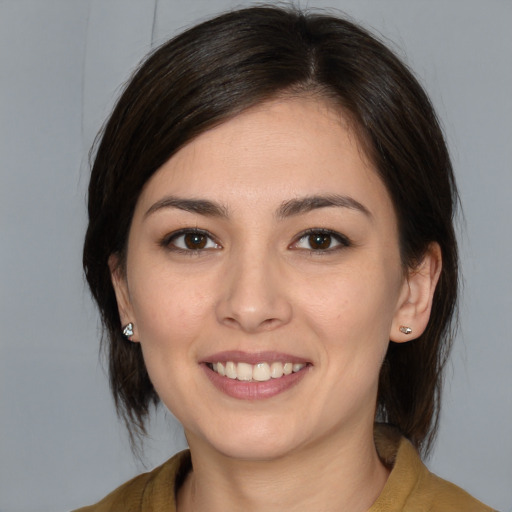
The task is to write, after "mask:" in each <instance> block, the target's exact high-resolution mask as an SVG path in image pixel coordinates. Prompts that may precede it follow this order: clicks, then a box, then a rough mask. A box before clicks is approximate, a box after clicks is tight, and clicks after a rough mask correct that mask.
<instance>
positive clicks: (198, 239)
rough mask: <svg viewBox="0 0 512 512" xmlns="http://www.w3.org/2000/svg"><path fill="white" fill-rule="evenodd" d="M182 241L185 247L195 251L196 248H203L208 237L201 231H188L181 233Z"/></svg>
mask: <svg viewBox="0 0 512 512" xmlns="http://www.w3.org/2000/svg"><path fill="white" fill-rule="evenodd" d="M183 242H184V244H185V246H186V247H187V249H190V250H191V251H195V250H197V249H204V248H205V247H206V244H207V243H208V238H207V237H206V235H203V234H202V233H188V234H186V235H183Z"/></svg>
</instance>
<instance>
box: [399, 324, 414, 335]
mask: <svg viewBox="0 0 512 512" xmlns="http://www.w3.org/2000/svg"><path fill="white" fill-rule="evenodd" d="M398 330H399V331H400V332H403V333H404V334H411V332H412V329H411V328H410V327H407V325H401V326H400V327H399V328H398Z"/></svg>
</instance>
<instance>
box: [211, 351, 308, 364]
mask: <svg viewBox="0 0 512 512" xmlns="http://www.w3.org/2000/svg"><path fill="white" fill-rule="evenodd" d="M226 361H233V362H234V363H248V364H258V363H273V362H275V361H279V362H281V363H304V364H307V363H309V362H310V361H308V360H307V359H305V358H303V357H299V356H294V355H292V354H285V353H283V352H274V351H265V352H244V351H242V350H227V351H223V352H217V353H215V354H212V355H209V356H207V357H205V358H203V359H202V360H201V362H202V363H223V362H226Z"/></svg>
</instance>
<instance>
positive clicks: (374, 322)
mask: <svg viewBox="0 0 512 512" xmlns="http://www.w3.org/2000/svg"><path fill="white" fill-rule="evenodd" d="M307 288H308V289H307V292H306V293H303V294H296V295H297V296H303V297H306V298H307V300H305V301H304V302H303V308H304V310H306V311H308V315H307V316H308V318H309V319H310V321H311V323H312V324H313V325H315V326H316V329H320V330H322V331H324V330H325V331H328V332H331V333H333V334H334V333H338V335H339V337H340V338H341V337H342V334H345V335H358V336H359V335H364V336H363V337H365V338H366V337H369V338H370V339H372V338H373V339H376V338H375V336H377V337H378V338H380V337H381V336H382V334H383V333H385V337H388V335H389V327H390V325H391V321H392V318H393V314H394V310H395V306H396V301H397V298H398V292H399V288H400V287H399V280H398V279H390V274H389V272H388V273H386V272H384V271H383V270H382V265H381V264H376V265H371V264H369V265H365V266H364V268H363V269H355V268H347V269H344V271H343V272H339V273H338V274H336V275H331V276H326V278H325V279H323V280H320V281H316V282H315V283H314V284H308V285H307ZM367 335H368V336H367ZM349 337H351V336H349Z"/></svg>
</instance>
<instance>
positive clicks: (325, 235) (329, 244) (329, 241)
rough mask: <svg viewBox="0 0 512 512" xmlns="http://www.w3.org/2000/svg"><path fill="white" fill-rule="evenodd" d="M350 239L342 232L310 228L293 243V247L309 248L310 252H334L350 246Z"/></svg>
mask: <svg viewBox="0 0 512 512" xmlns="http://www.w3.org/2000/svg"><path fill="white" fill-rule="evenodd" d="M351 245H352V244H351V242H350V240H349V239H348V238H347V237H346V236H345V235H342V234H341V233H337V232H336V231H331V230H329V229H320V228H319V229H308V230H307V231H305V232H303V233H302V235H300V237H299V238H298V240H297V241H296V242H295V243H293V244H292V246H291V248H293V249H307V250H308V251H310V252H317V253H322V252H332V251H335V250H337V249H343V248H345V247H350V246H351Z"/></svg>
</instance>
